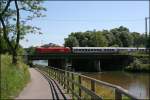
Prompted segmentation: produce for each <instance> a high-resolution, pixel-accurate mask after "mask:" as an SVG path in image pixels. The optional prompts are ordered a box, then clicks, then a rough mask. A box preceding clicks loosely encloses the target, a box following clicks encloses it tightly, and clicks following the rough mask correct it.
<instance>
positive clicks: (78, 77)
mask: <svg viewBox="0 0 150 100" xmlns="http://www.w3.org/2000/svg"><path fill="white" fill-rule="evenodd" d="M78 78H79V80H78V81H79V84H80V85H82V83H81V76H80V75H79V77H78ZM79 96H80V97H81V89H80V87H79Z"/></svg>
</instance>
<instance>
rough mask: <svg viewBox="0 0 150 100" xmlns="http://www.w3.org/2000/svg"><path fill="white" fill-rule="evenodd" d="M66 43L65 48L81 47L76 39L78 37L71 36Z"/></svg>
mask: <svg viewBox="0 0 150 100" xmlns="http://www.w3.org/2000/svg"><path fill="white" fill-rule="evenodd" d="M65 41H66V43H65V46H67V47H78V46H79V42H78V40H77V39H76V37H74V36H70V37H69V38H66V39H65Z"/></svg>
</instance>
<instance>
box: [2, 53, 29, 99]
mask: <svg viewBox="0 0 150 100" xmlns="http://www.w3.org/2000/svg"><path fill="white" fill-rule="evenodd" d="M1 57H2V59H1V91H2V92H1V97H0V98H1V99H13V98H15V97H16V96H17V95H18V94H19V92H20V91H21V90H22V89H23V88H24V86H25V85H26V84H27V83H28V81H29V80H30V75H29V71H28V66H27V65H25V64H24V63H23V62H22V61H21V59H20V60H19V61H18V64H17V65H13V64H12V63H11V57H10V56H9V55H2V56H1Z"/></svg>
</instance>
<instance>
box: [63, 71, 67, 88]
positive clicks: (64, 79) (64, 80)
mask: <svg viewBox="0 0 150 100" xmlns="http://www.w3.org/2000/svg"><path fill="white" fill-rule="evenodd" d="M63 74H64V78H63V82H64V89H65V88H66V78H65V77H66V75H65V72H63Z"/></svg>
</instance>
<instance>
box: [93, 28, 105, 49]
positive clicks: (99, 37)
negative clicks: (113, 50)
mask: <svg viewBox="0 0 150 100" xmlns="http://www.w3.org/2000/svg"><path fill="white" fill-rule="evenodd" d="M93 35H94V36H95V37H94V40H93V42H94V41H95V42H94V43H95V47H107V45H108V43H107V40H106V38H105V36H104V35H103V33H102V32H101V31H97V32H94V34H93Z"/></svg>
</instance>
